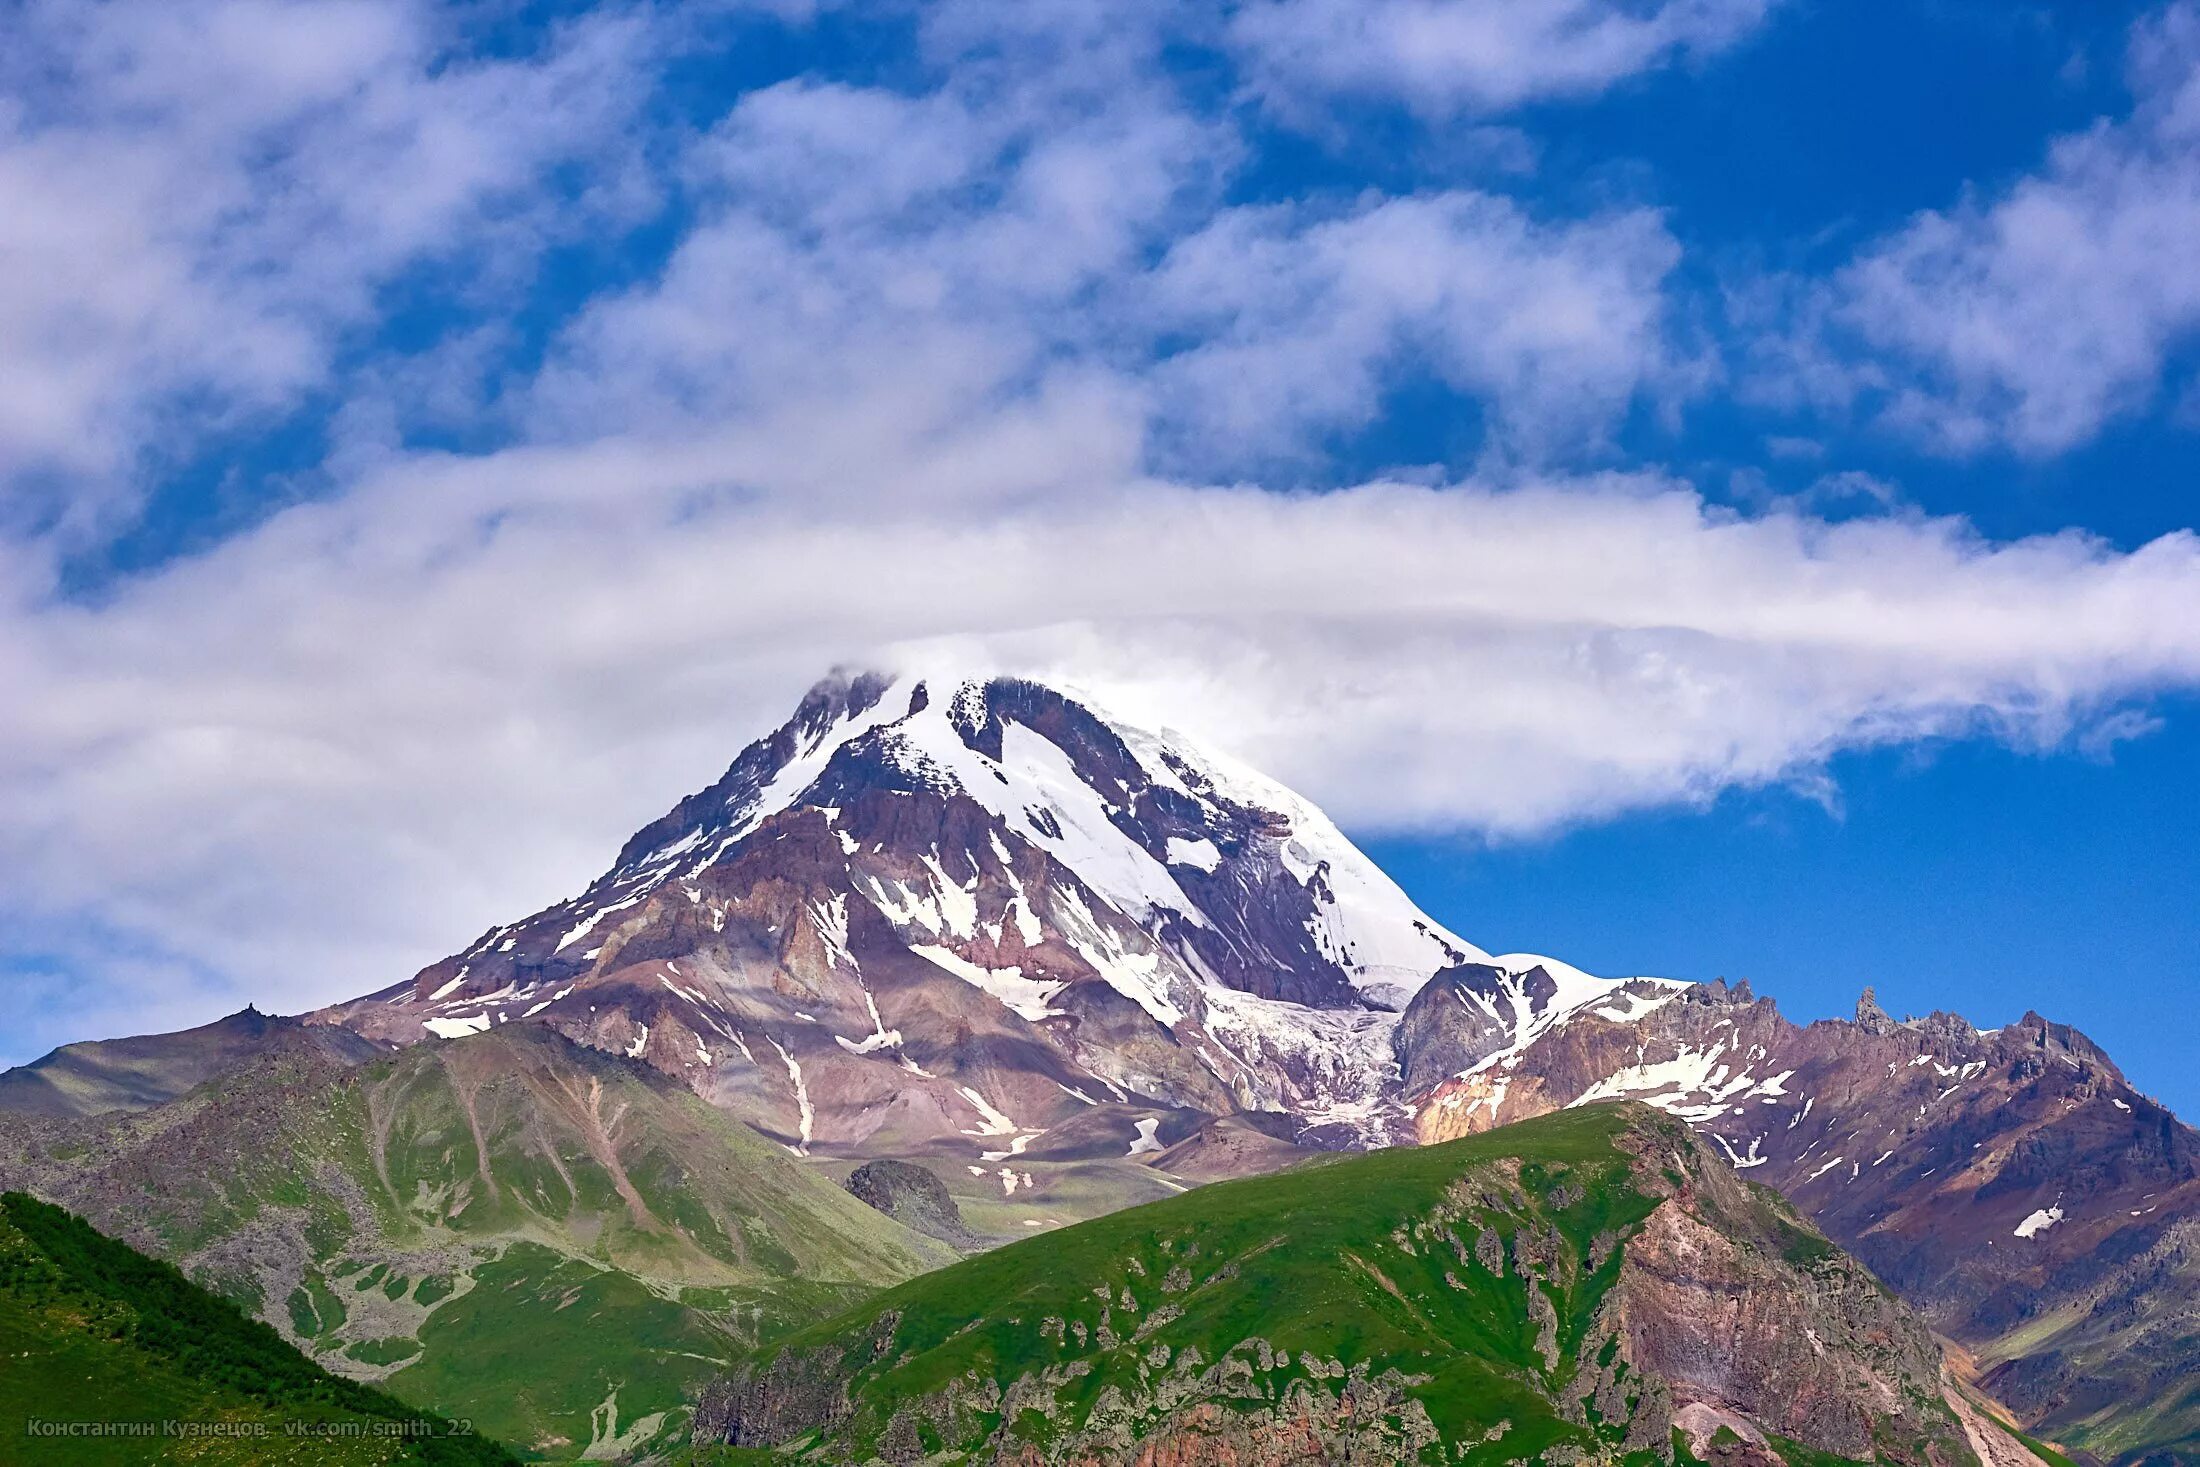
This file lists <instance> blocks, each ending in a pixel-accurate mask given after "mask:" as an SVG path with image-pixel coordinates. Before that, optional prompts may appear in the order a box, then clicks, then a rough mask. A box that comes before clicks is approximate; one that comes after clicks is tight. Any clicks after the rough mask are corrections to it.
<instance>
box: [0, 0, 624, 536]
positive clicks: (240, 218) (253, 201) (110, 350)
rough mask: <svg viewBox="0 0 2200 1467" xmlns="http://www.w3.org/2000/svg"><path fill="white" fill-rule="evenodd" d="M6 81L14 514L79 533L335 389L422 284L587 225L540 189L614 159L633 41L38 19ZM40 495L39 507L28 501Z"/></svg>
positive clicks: (185, 2) (500, 260) (372, 25)
mask: <svg viewBox="0 0 2200 1467" xmlns="http://www.w3.org/2000/svg"><path fill="white" fill-rule="evenodd" d="M9 27H10V34H9V44H8V46H7V48H6V57H5V59H4V60H0V462H5V463H6V464H7V465H8V472H7V473H6V474H5V475H0V509H6V508H7V507H8V506H7V505H6V502H5V497H6V496H9V495H11V494H12V495H13V496H14V497H15V500H16V502H15V504H14V506H13V513H12V515H10V518H11V519H12V520H14V522H16V523H17V524H21V523H23V522H25V521H26V520H29V521H32V522H36V521H38V520H48V521H50V520H53V519H56V518H58V519H60V520H62V521H63V522H64V524H65V527H66V528H69V529H72V530H74V531H76V532H79V533H84V532H88V531H89V530H91V529H94V528H100V527H104V525H105V523H106V522H107V517H108V516H111V515H113V514H115V513H117V512H118V511H122V510H126V508H127V503H126V501H127V498H128V487H129V484H130V482H131V478H132V470H133V468H134V467H135V464H136V460H137V458H138V455H140V454H141V453H146V452H152V453H176V452H184V451H187V450H188V449H189V447H190V446H191V445H192V444H193V443H194V442H197V441H200V440H201V439H202V438H203V436H204V435H205V434H207V433H209V432H212V431H219V430H221V429H222V428H223V427H225V426H230V425H234V424H235V423H236V422H238V421H239V420H240V419H243V420H250V419H252V418H253V417H255V416H256V415H260V414H264V413H267V412H269V411H272V410H278V409H281V408H283V407H286V406H288V405H289V404H291V403H292V402H294V401H295V399H296V398H297V396H298V395H299V394H300V393H301V392H303V391H306V390H309V389H311V388H313V387H316V386H318V385H320V384H321V383H322V382H323V381H324V379H325V376H326V374H327V372H328V370H329V367H330V362H331V359H332V357H333V355H334V353H335V352H336V351H337V350H338V349H339V347H340V344H341V339H342V333H343V332H344V331H345V330H347V329H349V328H353V327H356V326H358V325H360V324H361V323H362V322H364V321H366V320H367V319H368V317H369V316H370V314H371V313H372V311H373V309H374V307H375V304H376V303H375V291H376V290H377V288H378V287H380V286H382V285H383V284H385V283H386V282H388V281H389V280H390V279H391V278H393V276H394V275H395V274H396V273H397V272H398V271H400V270H401V269H403V268H405V267H406V266H408V265H412V264H417V263H419V262H422V261H427V260H434V259H439V258H443V257H446V256H448V255H450V254H452V253H454V252H458V251H462V250H463V251H469V252H479V253H481V255H482V258H481V260H480V262H479V264H478V266H477V268H476V270H475V272H474V279H475V282H476V284H477V285H480V284H485V283H487V282H488V281H490V280H493V279H494V278H495V276H496V274H497V272H498V271H499V270H509V269H511V268H513V265H514V258H515V257H526V258H532V257H533V255H534V254H535V253H536V252H537V251H538V250H539V248H540V246H541V244H542V242H543V241H542V236H543V235H545V234H554V233H558V232H562V231H565V230H570V229H574V228H579V227H584V221H585V220H586V219H588V218H589V217H591V216H592V215H593V213H594V211H593V210H592V209H591V208H590V207H588V206H587V204H586V202H585V201H573V200H563V201H559V202H560V203H561V206H562V208H561V213H560V214H559V215H558V216H557V217H555V218H553V217H552V216H551V215H550V214H549V213H548V212H547V211H546V209H545V206H546V205H548V204H550V203H551V202H552V200H550V199H549V198H547V197H545V196H544V195H543V193H542V191H541V185H542V182H543V179H544V176H545V174H546V171H547V170H548V169H549V168H550V167H551V166H552V165H553V164H555V163H557V162H559V161H562V160H568V159H571V158H574V157H576V156H578V155H581V154H588V155H591V156H601V155H603V154H604V153H605V152H606V150H607V149H611V148H614V147H615V146H616V145H617V141H618V139H619V138H620V136H621V133H622V128H623V122H622V118H623V114H624V112H625V111H626V110H627V108H629V107H630V106H631V104H632V101H633V97H632V95H631V92H632V87H631V85H630V84H631V81H632V76H633V67H634V64H635V62H636V59H637V55H638V52H639V50H640V48H641V45H642V40H643V37H642V32H641V29H640V27H639V26H638V25H637V24H636V23H634V22H632V21H631V20H628V19H625V18H622V17H621V16H620V15H619V14H617V13H615V12H606V13H604V14H603V15H600V16H597V17H594V18H591V19H589V20H587V21H583V22H580V23H576V24H574V25H572V26H569V27H567V28H565V29H563V30H561V31H559V32H558V33H557V34H556V35H555V36H554V37H553V38H552V39H551V40H550V41H549V42H548V43H547V44H546V46H545V47H544V49H543V50H542V51H541V53H540V54H537V55H530V56H522V57H512V58H483V57H476V56H472V55H469V54H468V53H467V52H466V50H465V49H464V47H463V45H462V44H461V41H462V37H460V36H458V35H456V34H455V33H453V31H452V22H451V19H450V17H449V16H447V15H446V14H444V13H442V12H440V11H437V10H434V9H432V8H430V7H429V6H427V5H426V4H424V3H422V4H413V3H391V4H367V3H354V0H333V3H307V0H120V3H114V4H105V5H96V6H95V5H84V4H79V3H68V0H34V3H31V4H28V5H25V6H20V7H17V8H16V9H15V10H14V11H13V12H12V13H11V18H10V21H9ZM26 497H28V502H27V503H26V502H25V498H26Z"/></svg>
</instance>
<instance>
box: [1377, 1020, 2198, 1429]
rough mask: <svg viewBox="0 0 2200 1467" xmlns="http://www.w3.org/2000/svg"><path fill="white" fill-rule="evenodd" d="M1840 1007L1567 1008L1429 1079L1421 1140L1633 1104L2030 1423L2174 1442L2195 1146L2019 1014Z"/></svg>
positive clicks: (2053, 1029)
mask: <svg viewBox="0 0 2200 1467" xmlns="http://www.w3.org/2000/svg"><path fill="white" fill-rule="evenodd" d="M1858 1014H1859V1020H1860V1022H1856V1023H1846V1022H1841V1021H1823V1022H1820V1023H1815V1024H1811V1025H1808V1026H1798V1025H1795V1024H1793V1023H1790V1022H1789V1021H1788V1020H1787V1019H1785V1018H1783V1017H1782V1016H1781V1015H1780V1013H1779V1012H1778V1010H1777V1008H1776V1007H1775V1006H1774V1005H1773V1004H1772V1002H1771V1001H1770V1000H1758V999H1745V998H1744V996H1743V995H1742V994H1741V993H1740V992H1738V991H1729V990H1727V989H1725V988H1724V987H1723V986H1709V987H1699V988H1694V989H1689V990H1686V991H1683V992H1680V993H1678V994H1673V995H1669V996H1664V997H1661V998H1660V999H1659V1000H1658V1001H1657V1003H1656V1005H1655V1007H1654V1008H1652V1009H1650V1010H1649V1011H1647V1012H1645V1013H1643V1014H1641V1015H1640V1016H1639V1017H1635V1018H1631V1019H1627V1020H1623V1021H1621V1020H1613V1019H1611V1018H1609V1017H1607V1016H1606V1015H1604V1014H1602V1013H1599V1012H1597V1011H1596V1010H1586V1011H1582V1012H1580V1013H1578V1014H1576V1015H1574V1016H1572V1017H1570V1018H1569V1019H1568V1020H1567V1021H1566V1022H1565V1023H1563V1024H1562V1025H1559V1026H1557V1027H1555V1028H1553V1029H1551V1030H1550V1031H1548V1032H1546V1033H1545V1034H1543V1035H1541V1036H1539V1037H1538V1038H1537V1039H1535V1040H1534V1041H1532V1042H1531V1043H1530V1044H1528V1045H1526V1046H1525V1047H1523V1048H1521V1049H1519V1050H1517V1051H1511V1052H1506V1053H1503V1054H1501V1055H1499V1056H1497V1057H1496V1058H1495V1059H1494V1060H1487V1061H1484V1062H1483V1063H1482V1064H1481V1066H1480V1068H1472V1067H1470V1069H1469V1070H1468V1071H1467V1072H1465V1073H1462V1074H1460V1075H1458V1076H1455V1077H1454V1078H1451V1079H1448V1080H1446V1081H1444V1082H1443V1083H1441V1084H1439V1085H1438V1086H1436V1087H1435V1088H1434V1089H1433V1090H1432V1091H1431V1092H1430V1093H1429V1096H1428V1098H1427V1099H1426V1101H1425V1102H1424V1103H1423V1104H1422V1106H1421V1109H1420V1111H1419V1114H1418V1118H1417V1119H1418V1125H1419V1129H1420V1133H1421V1135H1422V1137H1423V1138H1424V1139H1426V1140H1437V1139H1440V1138H1442V1137H1445V1136H1448V1135H1457V1134H1464V1133H1467V1132H1470V1131H1474V1130H1479V1129H1482V1128H1485V1127H1488V1126H1491V1125H1496V1124H1500V1123H1503V1122H1508V1121H1512V1120H1516V1119H1519V1118H1521V1117H1523V1116H1531V1115H1536V1114H1539V1113H1542V1112H1545V1111H1549V1110H1552V1109H1555V1108H1558V1107H1562V1106H1566V1105H1572V1104H1577V1103H1579V1102H1581V1101H1582V1100H1585V1099H1596V1098H1600V1097H1606V1096H1615V1095H1632V1096H1637V1097H1640V1098H1643V1099H1646V1100H1648V1101H1649V1102H1650V1103H1652V1104H1654V1105H1657V1106H1660V1107H1662V1108H1664V1109H1666V1110H1668V1111H1670V1112H1671V1113H1673V1114H1675V1115H1679V1116H1682V1117H1684V1118H1686V1119H1688V1120H1689V1121H1690V1122H1692V1123H1693V1124H1694V1125H1696V1126H1697V1127H1698V1128H1699V1129H1700V1130H1701V1131H1702V1132H1703V1133H1704V1134H1705V1135H1707V1136H1708V1137H1710V1138H1711V1139H1712V1140H1713V1142H1714V1144H1716V1145H1717V1146H1718V1147H1719V1148H1720V1149H1721V1151H1722V1152H1723V1154H1724V1155H1726V1156H1727V1157H1728V1159H1729V1160H1730V1161H1731V1162H1732V1163H1733V1165H1734V1166H1736V1167H1737V1168H1739V1169H1741V1170H1742V1171H1743V1172H1745V1173H1746V1174H1747V1175H1748V1176H1750V1177H1751V1178H1752V1179H1754V1180H1757V1181H1761V1182H1765V1183H1767V1184H1769V1185H1771V1186H1773V1187H1775V1188H1777V1189H1779V1190H1780V1191H1781V1192H1782V1193H1784V1194H1785V1195H1787V1196H1788V1197H1790V1198H1791V1199H1793V1200H1794V1201H1795V1202H1796V1203H1797V1205H1799V1206H1800V1207H1801V1208H1802V1209H1803V1210H1804V1211H1805V1212H1806V1213H1807V1214H1808V1215H1810V1216H1811V1217H1812V1218H1813V1219H1814V1220H1816V1221H1817V1223H1818V1224H1819V1226H1821V1227H1822V1228H1824V1229H1825V1231H1826V1233H1827V1234H1828V1235H1829V1236H1830V1237H1832V1238H1833V1239H1834V1240H1835V1241H1836V1242H1839V1243H1840V1244H1842V1245H1843V1246H1844V1247H1846V1248H1848V1249H1850V1250H1851V1251H1853V1252H1854V1253H1855V1254H1856V1255H1857V1256H1858V1257H1859V1258H1861V1259H1863V1260H1864V1261H1865V1262H1866V1263H1868V1264H1869V1265H1870V1266H1871V1267H1872V1269H1873V1270H1874V1271H1875V1272H1876V1273H1877V1274H1878V1275H1879V1276H1880V1277H1881V1278H1882V1279H1884V1280H1885V1281H1886V1282H1887V1283H1888V1284H1890V1285H1892V1286H1893V1287H1894V1288H1895V1289H1897V1290H1899V1291H1900V1292H1901V1293H1902V1295H1903V1296H1904V1297H1905V1298H1907V1299H1909V1300H1911V1301H1912V1302H1914V1303H1916V1304H1917V1305H1919V1306H1920V1307H1921V1308H1922V1309H1923V1310H1924V1311H1925V1313H1926V1315H1927V1317H1928V1318H1929V1319H1930V1320H1931V1321H1932V1322H1933V1324H1934V1326H1935V1327H1936V1328H1937V1329H1939V1330H1941V1331H1942V1332H1944V1333H1945V1334H1947V1335H1949V1336H1951V1337H1952V1338H1954V1339H1956V1340H1958V1341H1960V1342H1962V1343H1963V1344H1964V1345H1966V1346H1967V1347H1969V1348H1970V1349H1971V1350H1972V1351H1973V1352H1975V1354H1976V1355H1977V1356H1978V1357H1979V1360H1980V1363H1981V1366H1982V1369H1983V1377H1982V1378H1983V1383H1984V1384H1985V1385H1986V1387H1987V1388H1988V1389H1989V1390H1991V1391H1992V1392H1993V1393H1994V1394H1995V1395H1996V1396H1997V1397H2000V1398H2003V1399H2005V1400H2006V1401H2007V1402H2008V1403H2009V1404H2010V1405H2011V1406H2012V1407H2013V1408H2014V1409H2016V1410H2019V1411H2021V1412H2023V1413H2024V1415H2025V1418H2026V1420H2027V1421H2028V1422H2030V1423H2032V1424H2033V1425H2034V1426H2035V1428H2036V1429H2037V1430H2038V1431H2039V1432H2040V1433H2041V1434H2043V1435H2048V1436H2051V1437H2056V1438H2058V1439H2064V1440H2068V1441H2071V1442H2072V1443H2074V1444H2079V1445H2091V1446H2094V1447H2095V1448H2097V1449H2098V1450H2099V1451H2100V1452H2101V1454H2102V1455H2103V1456H2115V1455H2117V1454H2118V1453H2120V1452H2124V1451H2126V1450H2127V1449H2128V1450H2130V1451H2134V1452H2138V1453H2139V1454H2140V1455H2143V1451H2142V1450H2141V1449H2142V1448H2145V1447H2149V1446H2150V1445H2151V1444H2153V1443H2159V1442H2165V1441H2166V1442H2172V1443H2174V1442H2180V1441H2185V1440H2188V1439H2194V1437H2195V1434H2200V1398H2196V1397H2195V1395H2194V1393H2192V1392H2191V1391H2190V1390H2189V1389H2188V1386H2189V1382H2191V1381H2192V1380H2194V1379H2200V1336H2196V1335H2195V1334H2194V1332H2193V1330H2192V1328H2191V1324H2190V1321H2191V1319H2192V1317H2193V1311H2194V1309H2195V1307H2196V1303H2195V1301H2196V1300H2200V1263H2196V1260H2195V1256H2194V1251H2193V1241H2192V1240H2193V1237H2194V1232H2193V1230H2194V1227H2195V1226H2196V1223H2195V1219H2196V1218H2200V1136H2196V1135H2195V1133H2194V1132H2193V1130H2192V1129H2191V1128H2190V1127H2188V1126H2185V1125H2183V1124H2182V1123H2180V1122H2179V1121H2178V1120H2177V1119H2176V1118H2175V1117H2173V1116H2172V1115H2170V1113H2169V1112H2167V1111H2166V1110H2164V1109H2163V1108H2162V1107H2161V1106H2159V1105H2157V1104H2155V1103H2154V1102H2153V1101H2151V1100H2149V1099H2147V1098H2146V1097H2145V1096H2143V1095H2141V1094H2139V1093H2138V1092H2137V1091H2135V1090H2134V1089H2133V1088H2132V1087H2131V1086H2130V1084H2129V1083H2128V1082H2126V1081H2125V1080H2124V1078H2123V1076H2122V1074H2121V1073H2120V1072H2119V1071H2118V1070H2117V1069H2116V1067H2115V1065H2114V1064H2113V1063H2112V1062H2110V1060H2109V1059H2108V1057H2107V1056H2106V1055H2105V1054H2103V1053H2102V1052H2101V1051H2100V1050H2099V1049H2098V1048H2097V1047H2096V1046H2095V1045H2093V1044H2092V1043H2091V1042H2090V1041H2089V1040H2087V1039H2086V1038H2085V1037H2084V1036H2083V1035H2082V1034H2079V1033H2078V1032H2077V1031H2076V1030H2074V1029H2071V1028H2069V1027H2067V1026H2064V1025H2059V1024H2051V1023H2049V1022H2047V1021H2046V1020H2043V1019H2041V1018H2040V1017H2039V1016H2037V1015H2033V1014H2028V1015H2026V1016H2025V1017H2024V1018H2023V1019H2022V1020H2020V1021H2018V1022H2017V1023H2015V1024H2013V1025H2010V1026H2009V1027H2007V1028H2005V1029H2002V1030H1999V1031H1996V1032H1993V1033H1988V1034H1982V1033H1980V1032H1979V1031H1977V1030H1975V1029H1973V1028H1972V1027H1971V1026H1970V1025H1969V1024H1967V1023H1965V1022H1964V1021H1963V1020H1962V1019H1960V1018H1957V1017H1955V1016H1953V1015H1949V1014H1934V1015H1932V1016H1930V1017H1927V1018H1924V1019H1915V1020H1908V1021H1904V1022H1900V1023H1897V1022H1896V1021H1894V1020H1893V1019H1891V1018H1889V1017H1888V1016H1887V1015H1886V1014H1885V1013H1884V1012H1883V1011H1881V1010H1880V1008H1879V1007H1878V1005H1877V1003H1876V1002H1875V1001H1874V1000H1873V999H1872V997H1871V996H1870V995H1869V994H1868V993H1867V995H1866V996H1865V998H1864V999H1863V1000H1862V1001H1861V1002H1860V1003H1859V1004H1858ZM2180 1320H2181V1321H2183V1323H2182V1324H2179V1323H2176V1322H2175V1321H2180ZM2134 1402H2140V1403H2146V1404H2145V1405H2144V1407H2143V1408H2141V1409H2136V1410H2135V1409H2134V1405H2133V1403H2134ZM2134 1417H2144V1418H2145V1419H2146V1420H2148V1421H2149V1422H2150V1423H2151V1424H2150V1425H2149V1426H2148V1427H2146V1428H2144V1429H2143V1430H2139V1431H2136V1432H2135V1431H2133V1430H2131V1429H2129V1426H2128V1423H2129V1422H2130V1421H2131V1420H2132V1419H2133V1418H2134ZM2149 1433H2153V1434H2152V1435H2150V1434H2149Z"/></svg>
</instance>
